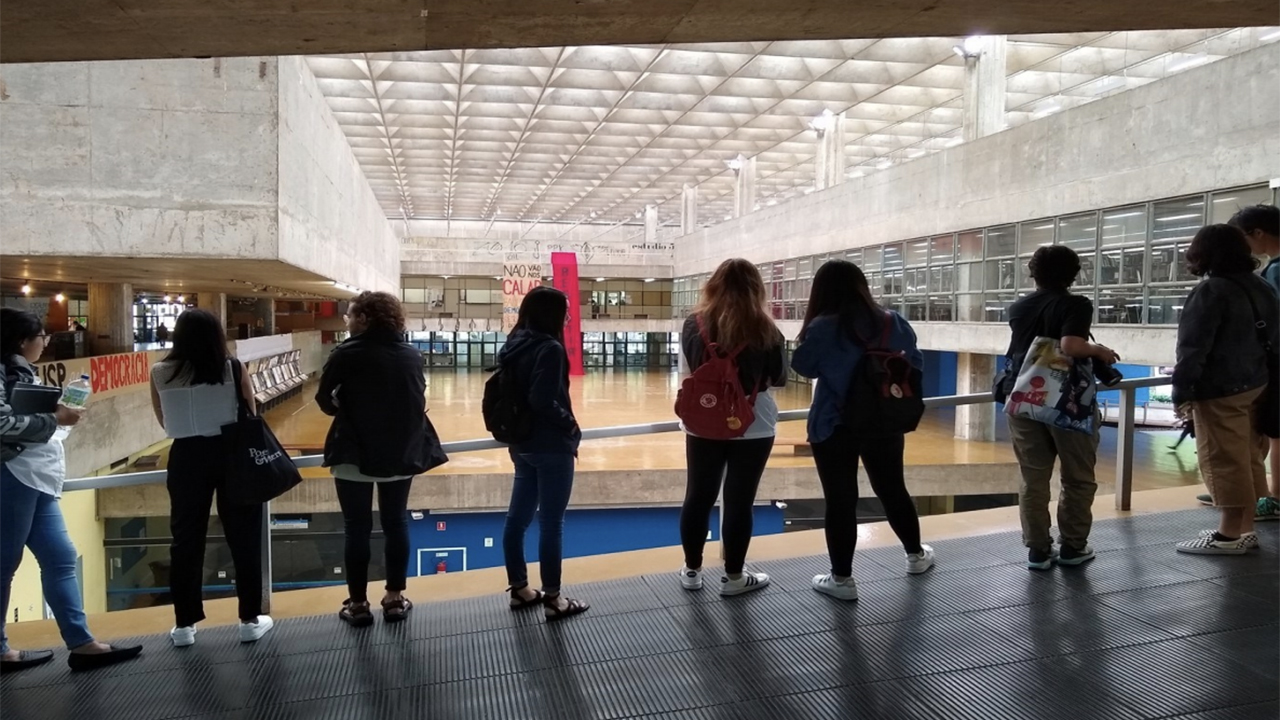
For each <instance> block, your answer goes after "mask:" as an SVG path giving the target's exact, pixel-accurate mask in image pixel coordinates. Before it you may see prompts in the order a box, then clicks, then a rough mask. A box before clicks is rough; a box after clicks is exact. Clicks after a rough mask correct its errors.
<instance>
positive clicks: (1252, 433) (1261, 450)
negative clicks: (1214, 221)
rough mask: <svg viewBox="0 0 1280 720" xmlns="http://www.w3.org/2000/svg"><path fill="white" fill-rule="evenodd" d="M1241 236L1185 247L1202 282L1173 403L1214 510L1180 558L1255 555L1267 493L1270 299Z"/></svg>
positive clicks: (1183, 329) (1222, 229) (1273, 311)
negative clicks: (1207, 526)
mask: <svg viewBox="0 0 1280 720" xmlns="http://www.w3.org/2000/svg"><path fill="white" fill-rule="evenodd" d="M1255 264H1256V263H1255V261H1254V259H1253V257H1252V255H1251V254H1250V252H1249V245H1248V243H1247V242H1246V240H1245V236H1244V233H1242V232H1241V231H1240V229H1239V228H1235V227H1232V226H1230V225H1210V226H1208V227H1205V228H1201V229H1200V232H1198V233H1196V236H1195V238H1194V239H1192V241H1191V247H1189V248H1187V268H1188V269H1189V270H1190V271H1191V273H1192V274H1193V275H1196V276H1198V277H1203V278H1205V279H1204V281H1203V282H1201V283H1200V284H1199V285H1197V286H1196V287H1195V288H1194V289H1192V291H1191V294H1190V295H1189V296H1187V302H1186V304H1185V305H1184V307H1183V310H1182V317H1181V318H1180V319H1179V320H1178V364H1177V365H1176V366H1174V369H1173V404H1174V406H1175V407H1176V408H1177V409H1178V414H1179V415H1181V416H1183V417H1185V416H1187V415H1188V414H1190V415H1191V417H1192V418H1193V419H1194V420H1195V426H1196V454H1197V456H1198V457H1199V461H1200V474H1201V476H1203V478H1204V483H1205V485H1206V486H1208V489H1209V494H1210V495H1211V496H1212V499H1213V505H1214V507H1217V508H1220V509H1221V511H1222V515H1221V518H1220V519H1219V521H1218V529H1217V530H1216V531H1213V530H1206V531H1205V532H1203V533H1201V535H1200V536H1199V537H1197V538H1195V539H1194V540H1188V541H1186V542H1181V543H1178V544H1177V550H1178V552H1183V553H1193V554H1199V555H1242V554H1244V553H1245V552H1248V551H1249V550H1250V549H1252V548H1256V547H1258V536H1257V535H1255V534H1254V532H1253V523H1254V518H1255V512H1256V510H1257V503H1258V498H1259V497H1263V496H1265V495H1266V494H1267V471H1266V465H1265V463H1264V458H1265V457H1266V454H1267V445H1268V443H1267V438H1266V436H1265V435H1263V434H1262V432H1261V427H1260V419H1261V418H1260V412H1259V411H1260V409H1261V408H1260V403H1261V401H1262V400H1263V393H1274V392H1276V388H1274V387H1269V382H1270V378H1268V370H1267V359H1266V352H1265V350H1264V348H1263V340H1264V339H1265V340H1266V341H1267V342H1269V343H1270V344H1271V346H1272V348H1280V332H1278V331H1280V317H1278V315H1280V309H1278V308H1277V307H1276V295H1275V291H1274V290H1272V289H1271V286H1270V285H1268V284H1267V283H1266V282H1265V281H1264V280H1262V278H1259V277H1258V276H1257V275H1254V274H1253V270H1254V267H1255Z"/></svg>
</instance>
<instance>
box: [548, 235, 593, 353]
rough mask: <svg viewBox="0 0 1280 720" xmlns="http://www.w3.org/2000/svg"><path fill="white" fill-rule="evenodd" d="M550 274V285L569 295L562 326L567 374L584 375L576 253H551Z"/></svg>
mask: <svg viewBox="0 0 1280 720" xmlns="http://www.w3.org/2000/svg"><path fill="white" fill-rule="evenodd" d="M551 276H552V286H553V287H555V289H557V290H559V291H560V292H562V293H564V294H565V295H568V296H569V317H568V320H567V321H566V322H565V326H564V349H565V350H566V351H568V353H569V374H570V375H585V374H586V373H585V372H584V371H583V369H582V322H581V318H579V317H578V310H579V308H580V307H581V298H580V294H579V292H578V255H577V253H571V252H553V253H551Z"/></svg>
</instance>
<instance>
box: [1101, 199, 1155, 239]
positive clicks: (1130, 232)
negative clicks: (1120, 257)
mask: <svg viewBox="0 0 1280 720" xmlns="http://www.w3.org/2000/svg"><path fill="white" fill-rule="evenodd" d="M1146 240H1147V206H1145V205H1135V206H1133V207H1127V208H1119V209H1116V210H1108V211H1106V212H1104V213H1102V243H1101V244H1102V246H1103V247H1111V246H1114V245H1134V244H1140V243H1144V242H1146Z"/></svg>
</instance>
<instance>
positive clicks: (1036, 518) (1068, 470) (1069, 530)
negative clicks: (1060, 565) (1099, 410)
mask: <svg viewBox="0 0 1280 720" xmlns="http://www.w3.org/2000/svg"><path fill="white" fill-rule="evenodd" d="M1101 429H1102V421H1101V418H1099V417H1095V418H1094V423H1093V434H1092V435H1086V434H1085V433H1082V432H1076V431H1074V430H1064V429H1062V428H1056V427H1050V426H1049V425H1046V424H1044V423H1041V422H1036V421H1035V420H1031V419H1028V418H1022V417H1011V418H1009V434H1010V435H1011V436H1012V438H1013V452H1014V454H1015V455H1017V457H1018V464H1019V465H1020V466H1021V468H1022V488H1021V489H1020V490H1019V492H1018V508H1019V510H1020V514H1021V518H1022V543H1023V544H1024V545H1026V546H1027V547H1029V548H1034V549H1037V550H1046V551H1047V550H1049V549H1050V548H1051V547H1052V546H1053V538H1052V537H1051V536H1050V535H1049V526H1050V519H1049V483H1050V481H1051V480H1052V479H1053V465H1054V462H1055V461H1057V462H1058V463H1059V464H1060V465H1061V476H1062V493H1061V495H1060V496H1059V497H1058V532H1059V534H1060V535H1061V536H1062V537H1061V539H1060V540H1061V543H1062V544H1063V545H1065V546H1068V547H1073V548H1077V549H1079V548H1083V547H1084V546H1085V544H1086V543H1087V542H1088V541H1089V530H1090V529H1091V528H1092V527H1093V496H1094V495H1095V494H1096V493H1097V491H1098V481H1097V477H1096V475H1095V474H1094V465H1095V464H1096V463H1097V460H1098V437H1099V431H1100V430H1101Z"/></svg>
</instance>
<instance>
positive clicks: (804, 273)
mask: <svg viewBox="0 0 1280 720" xmlns="http://www.w3.org/2000/svg"><path fill="white" fill-rule="evenodd" d="M796 276H797V277H799V278H801V279H804V278H811V277H813V258H811V257H807V258H800V262H799V263H798V265H797V269H796Z"/></svg>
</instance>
